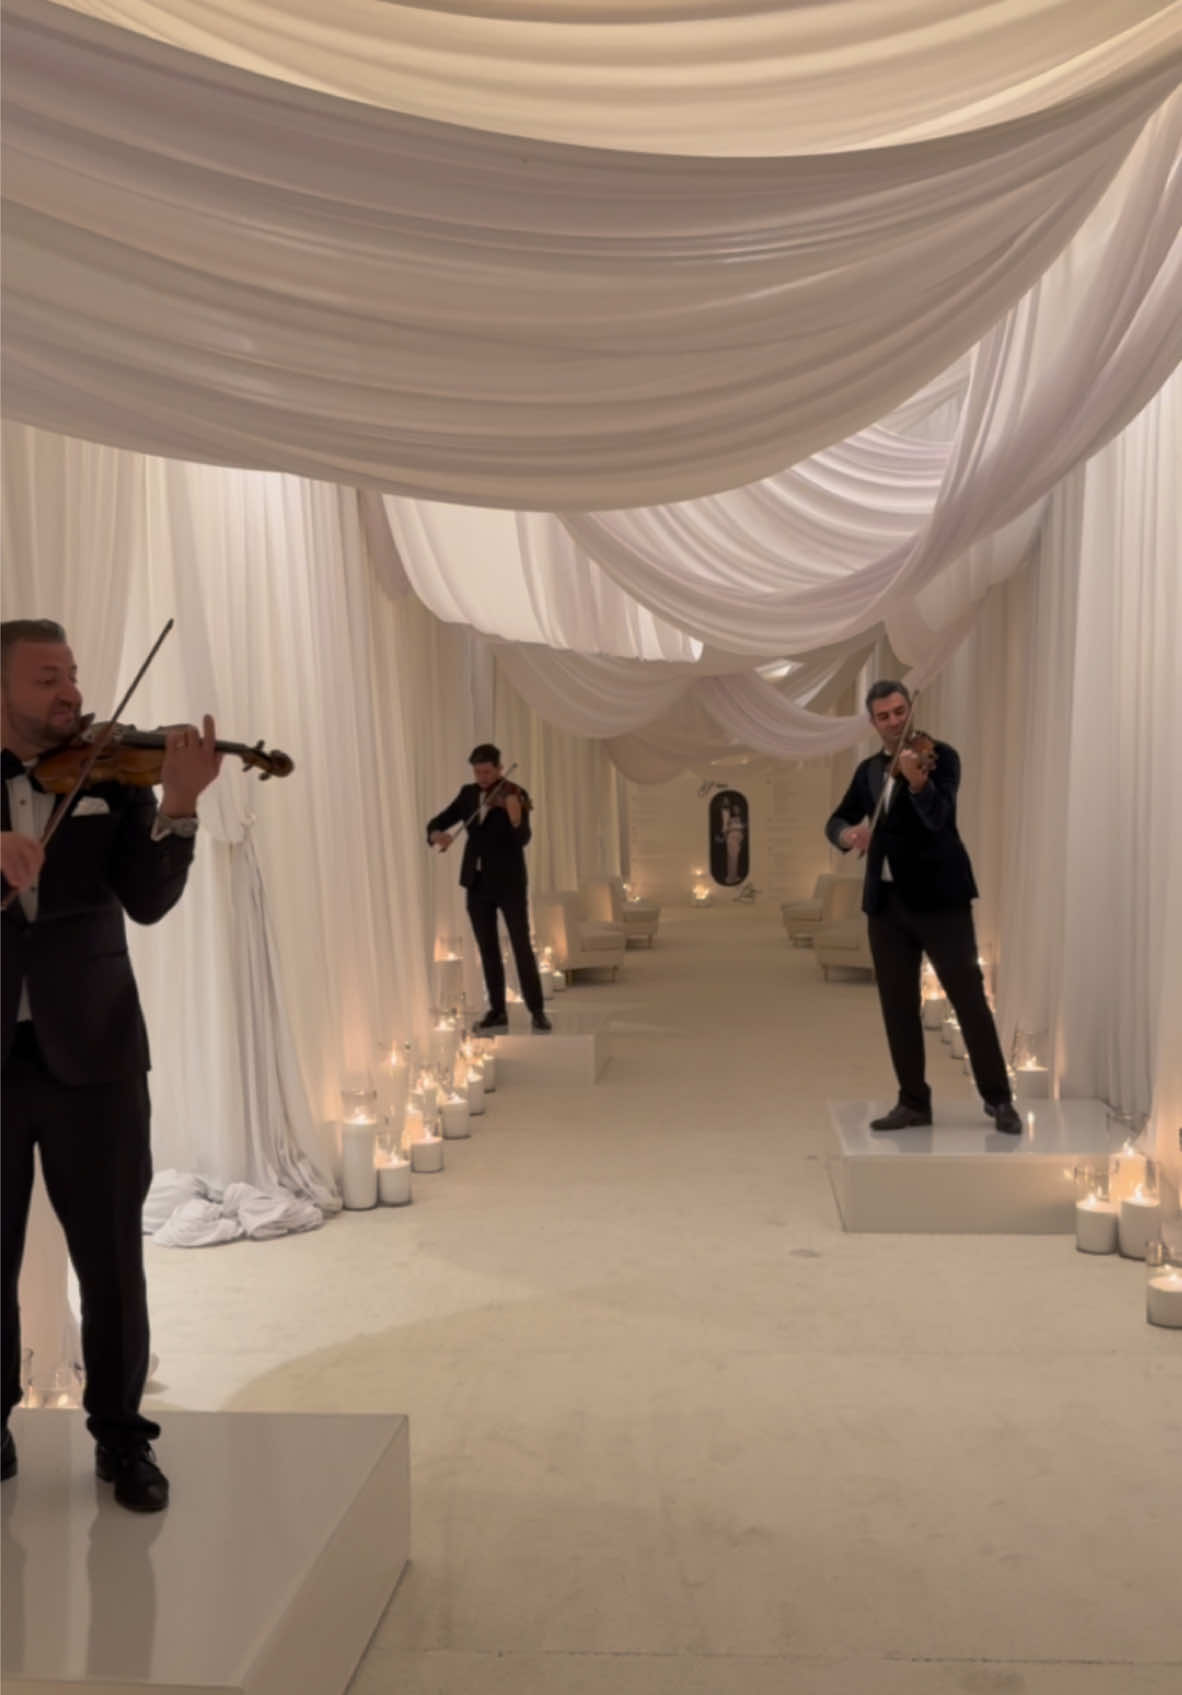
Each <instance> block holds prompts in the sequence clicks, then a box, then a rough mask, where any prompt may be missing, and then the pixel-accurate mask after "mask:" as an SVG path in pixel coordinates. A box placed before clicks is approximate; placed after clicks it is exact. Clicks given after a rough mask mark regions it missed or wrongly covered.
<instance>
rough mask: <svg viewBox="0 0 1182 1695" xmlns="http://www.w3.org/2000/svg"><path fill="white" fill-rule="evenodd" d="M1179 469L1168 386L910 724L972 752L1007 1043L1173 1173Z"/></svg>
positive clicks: (991, 602) (985, 905) (1084, 478)
mask: <svg viewBox="0 0 1182 1695" xmlns="http://www.w3.org/2000/svg"><path fill="white" fill-rule="evenodd" d="M1180 461H1182V379H1180V378H1179V377H1178V376H1177V375H1175V376H1174V377H1173V378H1172V379H1171V380H1170V381H1169V382H1168V383H1166V384H1165V385H1164V386H1163V388H1162V390H1161V392H1160V393H1159V394H1158V395H1156V396H1155V397H1154V399H1153V400H1152V401H1151V402H1150V404H1149V405H1148V406H1147V407H1145V409H1144V410H1143V411H1142V412H1141V413H1140V414H1139V415H1138V417H1137V418H1135V419H1134V420H1133V421H1132V422H1131V423H1130V424H1129V426H1128V427H1127V428H1126V429H1125V430H1124V431H1123V432H1122V433H1121V435H1120V436H1119V437H1118V438H1117V439H1116V440H1115V441H1113V442H1112V443H1110V444H1109V446H1108V447H1106V448H1105V449H1104V450H1103V452H1102V453H1100V454H1098V455H1097V456H1096V457H1095V458H1094V459H1092V460H1090V461H1089V462H1088V463H1087V464H1086V465H1084V466H1080V467H1079V468H1078V469H1077V470H1075V471H1074V472H1072V473H1071V475H1070V476H1069V477H1067V478H1066V479H1064V482H1063V483H1062V484H1061V485H1060V487H1059V488H1058V489H1057V490H1056V491H1055V494H1054V496H1053V497H1052V500H1051V503H1050V507H1049V510H1048V513H1047V519H1046V523H1045V524H1044V527H1043V531H1042V534H1041V537H1040V544H1039V548H1038V551H1037V554H1036V556H1035V557H1034V558H1033V559H1032V561H1031V562H1030V563H1029V565H1028V566H1027V567H1026V568H1025V569H1024V570H1023V571H1021V572H1020V573H1019V574H1018V575H1017V576H1015V577H1013V578H1012V579H1010V580H1009V581H1007V582H1005V583H1003V584H1001V585H999V586H998V587H997V588H995V589H994V590H993V591H992V592H991V594H990V595H989V596H988V597H987V599H986V601H985V603H984V605H983V607H982V609H981V612H980V614H979V616H978V618H977V620H976V622H975V624H974V628H973V630H972V632H971V634H970V635H969V637H968V638H967V639H966V640H965V642H964V643H963V645H962V646H961V647H960V649H959V650H958V652H957V653H956V654H955V655H954V656H953V657H952V659H951V660H950V662H949V664H948V665H947V666H946V667H945V669H944V670H943V671H942V672H941V674H940V676H939V677H938V679H937V680H936V681H935V682H934V684H933V686H932V688H931V690H930V692H929V693H928V694H927V695H926V697H925V699H924V701H923V707H922V714H921V716H922V721H923V723H924V725H925V727H927V728H929V729H931V730H932V731H933V733H935V734H937V735H939V736H941V737H942V738H944V739H947V740H949V741H951V742H953V743H954V744H955V745H956V746H957V748H958V749H959V750H960V752H961V754H962V757H963V762H964V763H963V770H964V780H963V784H962V789H961V807H960V818H961V825H962V829H963V832H964V834H965V837H966V840H969V841H970V842H971V843H972V845H973V859H974V865H975V867H976V870H977V875H978V881H979V883H980V886H981V891H982V897H983V898H982V903H981V911H980V917H979V927H980V932H981V935H982V937H983V939H984V941H985V944H986V951H987V954H988V956H989V957H990V958H995V959H998V960H1000V962H1001V972H1000V978H999V1026H1000V1029H1001V1033H1002V1035H1003V1039H1004V1041H1005V1042H1006V1044H1007V1046H1009V1045H1010V1044H1013V1043H1015V1042H1017V1041H1018V1040H1019V1039H1020V1040H1021V1042H1022V1043H1023V1044H1024V1045H1026V1046H1027V1047H1030V1048H1032V1049H1033V1050H1034V1051H1035V1052H1036V1053H1037V1054H1038V1057H1039V1058H1040V1059H1041V1060H1042V1061H1043V1063H1045V1064H1047V1065H1048V1066H1049V1067H1050V1068H1051V1070H1052V1073H1053V1075H1054V1077H1055V1080H1056V1083H1057V1085H1058V1087H1059V1089H1060V1091H1061V1092H1062V1094H1063V1095H1064V1096H1067V1097H1080V1096H1082V1097H1097V1096H1098V1097H1099V1098H1100V1099H1102V1100H1106V1101H1108V1102H1110V1103H1112V1104H1113V1106H1114V1107H1117V1108H1119V1109H1120V1110H1121V1111H1122V1112H1123V1113H1125V1114H1126V1115H1131V1116H1132V1117H1134V1118H1135V1119H1144V1118H1148V1119H1149V1121H1150V1127H1151V1129H1150V1134H1151V1141H1152V1146H1153V1150H1154V1151H1156V1153H1157V1154H1158V1156H1159V1157H1160V1158H1161V1159H1162V1160H1163V1161H1164V1162H1166V1163H1167V1164H1168V1165H1169V1166H1170V1167H1171V1168H1172V1170H1173V1171H1174V1174H1175V1176H1176V1177H1177V1176H1182V1166H1180V1163H1179V1149H1178V1135H1177V1125H1178V1123H1179V1109H1180V1106H1182V1096H1180V1095H1179V1079H1180V1076H1182V1073H1180V1071H1179V1066H1178V1059H1177V1055H1178V1048H1179V1044H1178V1040H1177V1035H1178V1025H1177V1022H1176V1010H1177V1007H1178V1004H1179V992H1180V988H1179V986H1180V984H1182V971H1180V970H1179V965H1178V961H1179V959H1180V958H1182V930H1180V929H1179V921H1180V913H1182V899H1180V884H1182V873H1180V869H1179V855H1178V853H1177V841H1178V835H1177V818H1178V813H1177V806H1178V801H1177V796H1178V792H1179V790H1180V789H1182V760H1180V758H1179V752H1178V723H1179V721H1180V720H1179V712H1180V710H1182V699H1180V696H1179V674H1180V672H1179V666H1178V663H1177V652H1178V631H1179V629H1180V628H1182V580H1180V577H1179V571H1178V536H1179V524H1180V512H1179V497H1178V479H1177V466H1178V464H1179V462H1180Z"/></svg>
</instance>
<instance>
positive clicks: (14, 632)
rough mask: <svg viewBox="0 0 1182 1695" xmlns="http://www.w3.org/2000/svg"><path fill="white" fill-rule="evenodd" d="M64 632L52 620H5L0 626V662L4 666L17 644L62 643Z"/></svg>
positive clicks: (64, 636)
mask: <svg viewBox="0 0 1182 1695" xmlns="http://www.w3.org/2000/svg"><path fill="white" fill-rule="evenodd" d="M65 639H66V632H65V631H64V630H63V629H62V627H61V625H60V624H56V623H55V622H54V621H53V619H52V618H6V619H5V621H4V623H3V624H0V660H3V662H4V663H5V664H7V662H8V655H9V654H10V653H11V652H12V650H13V648H14V647H15V646H16V645H17V643H18V642H58V643H61V642H64V641H65Z"/></svg>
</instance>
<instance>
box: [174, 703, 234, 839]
mask: <svg viewBox="0 0 1182 1695" xmlns="http://www.w3.org/2000/svg"><path fill="white" fill-rule="evenodd" d="M202 723H203V729H202V730H198V729H197V728H196V726H195V725H193V724H184V725H182V726H181V728H180V729H177V730H170V731H169V732H168V736H167V738H166V741H165V752H164V763H163V765H162V767H161V770H160V788H161V795H160V810H161V812H163V813H164V814H165V816H166V817H168V818H191V817H192V816H193V814H194V813H195V812H196V810H197V797H198V795H200V794H202V793H203V792H204V790H206V789H207V788H208V787H209V785H210V784H211V783H212V782H213V780H214V778H215V777H216V776H217V774H218V772H219V771H220V770H221V767H222V756H221V754H220V753H218V751H217V749H216V747H215V745H214V744H215V742H216V740H217V736H216V732H215V730H214V723H213V719H212V718H211V717H210V715H209V713H208V712H207V713H206V714H205V717H204V719H203V720H202Z"/></svg>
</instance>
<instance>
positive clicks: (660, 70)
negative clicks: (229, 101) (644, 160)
mask: <svg viewBox="0 0 1182 1695" xmlns="http://www.w3.org/2000/svg"><path fill="white" fill-rule="evenodd" d="M67 3H68V4H70V5H71V6H73V7H74V9H76V10H78V11H85V12H89V13H90V14H92V15H93V16H95V17H100V18H106V19H109V20H110V21H111V22H114V23H118V24H123V25H126V26H128V27H129V28H131V29H134V30H137V31H139V32H142V33H143V34H146V35H152V36H155V37H156V38H157V39H159V40H161V41H169V42H173V43H174V44H176V45H177V46H179V47H185V48H188V49H191V50H192V51H193V52H196V53H203V54H208V55H209V56H210V57H212V58H216V59H220V60H223V61H224V62H225V63H227V64H232V65H238V66H241V67H242V68H243V69H245V70H251V71H261V72H263V73H264V74H265V75H267V76H274V77H279V78H282V79H284V80H286V81H290V82H295V83H300V84H303V85H304V86H306V87H309V88H319V89H323V90H324V91H326V92H328V93H331V94H340V95H345V96H347V97H348V98H350V99H355V100H365V101H370V102H372V103H374V104H376V105H379V106H392V107H395V108H396V109H397V110H399V111H402V112H413V113H416V114H418V115H419V116H421V117H428V118H441V119H444V120H447V121H450V122H453V123H464V124H469V125H471V126H472V127H474V128H479V129H487V130H501V131H504V132H505V133H507V134H510V135H529V136H535V137H546V138H549V139H550V140H553V141H572V142H582V143H587V144H590V145H593V146H603V147H629V148H634V149H636V150H638V151H642V152H668V153H707V152H708V153H735V154H755V153H786V152H797V151H801V152H807V151H814V150H817V149H820V148H826V149H833V148H842V147H868V146H884V145H887V144H891V143H896V142H901V141H914V140H916V139H917V138H919V137H922V136H928V135H933V134H948V133H952V132H954V131H955V130H958V129H964V128H973V127H977V126H979V125H981V124H986V123H998V122H1001V121H1003V120H1007V119H1010V118H1015V117H1021V116H1024V115H1028V114H1030V113H1034V112H1038V111H1041V110H1043V109H1044V108H1045V107H1046V106H1047V105H1050V104H1053V103H1057V102H1060V101H1063V100H1066V99H1070V98H1074V97H1076V96H1078V95H1081V94H1084V93H1087V92H1089V91H1092V90H1094V89H1096V88H1097V87H1102V86H1103V85H1104V84H1105V83H1106V82H1107V81H1109V80H1110V79H1111V78H1112V77H1114V76H1118V75H1122V74H1126V73H1127V72H1128V71H1130V70H1135V69H1136V68H1138V67H1139V66H1140V65H1142V64H1144V63H1145V62H1146V61H1147V60H1149V59H1151V58H1152V57H1153V56H1154V55H1156V54H1157V53H1159V52H1160V51H1161V48H1162V46H1163V44H1166V43H1168V42H1169V40H1170V39H1171V37H1172V36H1173V35H1174V33H1175V32H1176V30H1177V29H1178V8H1177V6H1176V5H1175V4H1171V3H1162V0H1120V3H1119V4H1114V3H1113V0H994V3H993V4H989V5H982V4H980V3H979V0H875V4H874V5H866V4H865V0H825V3H824V5H820V6H801V5H794V4H779V5H777V4H772V3H765V4H759V5H752V4H751V3H750V0H469V3H467V4H464V3H463V0H445V3H443V4H437V5H432V6H416V5H400V4H394V3H392V0H283V4H282V5H280V4H278V3H275V0H270V3H268V0H232V3H225V4H222V5H219V6H217V7H211V6H210V5H209V4H208V3H207V0H67Z"/></svg>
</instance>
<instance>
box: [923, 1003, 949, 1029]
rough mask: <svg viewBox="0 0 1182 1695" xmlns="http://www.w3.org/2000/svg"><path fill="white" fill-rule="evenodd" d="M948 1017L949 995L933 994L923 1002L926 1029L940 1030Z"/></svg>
mask: <svg viewBox="0 0 1182 1695" xmlns="http://www.w3.org/2000/svg"><path fill="white" fill-rule="evenodd" d="M947 1017H948V996H947V995H932V996H930V997H929V998H928V999H927V1000H926V1001H924V1003H923V1023H924V1029H925V1030H938V1029H939V1028H940V1026H941V1024H943V1022H944V1020H945V1019H946V1018H947Z"/></svg>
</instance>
